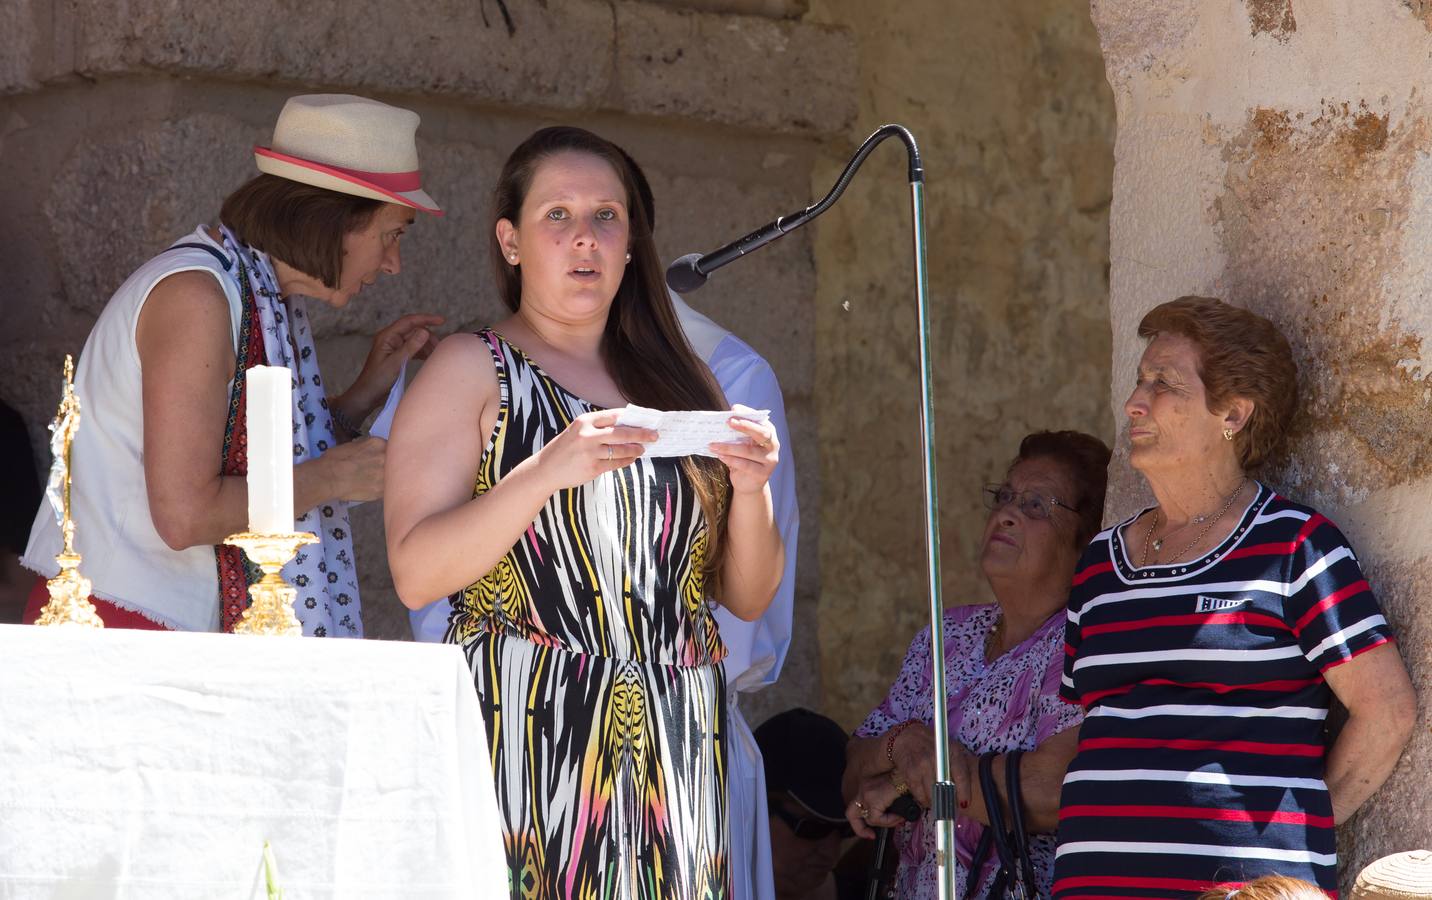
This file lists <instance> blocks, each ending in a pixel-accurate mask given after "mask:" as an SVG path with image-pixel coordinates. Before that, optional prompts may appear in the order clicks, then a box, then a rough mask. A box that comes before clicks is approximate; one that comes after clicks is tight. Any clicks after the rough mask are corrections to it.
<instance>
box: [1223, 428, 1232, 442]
mask: <svg viewBox="0 0 1432 900" xmlns="http://www.w3.org/2000/svg"><path fill="white" fill-rule="evenodd" d="M1223 439H1224V440H1225V441H1231V440H1233V429H1232V428H1225V429H1223Z"/></svg>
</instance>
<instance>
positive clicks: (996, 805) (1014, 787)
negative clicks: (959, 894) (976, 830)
mask: <svg viewBox="0 0 1432 900" xmlns="http://www.w3.org/2000/svg"><path fill="white" fill-rule="evenodd" d="M996 756H998V754H997V753H984V754H981V755H980V762H979V777H980V791H981V792H982V793H983V794H984V800H985V812H986V813H987V814H988V816H989V827H988V828H986V829H985V830H984V834H982V835H980V840H979V843H978V844H976V845H975V852H974V858H973V859H972V860H971V861H970V869H969V872H968V873H967V876H966V877H967V881H966V882H965V900H971V898H973V897H974V893H975V891H977V890H978V889H979V886H980V872H982V871H984V866H985V861H986V860H988V859H989V854H990V850H991V849H993V850H994V852H995V855H996V856H997V857H998V859H999V871H997V872H996V873H995V876H994V881H992V882H990V889H989V895H988V896H989V897H992V898H994V897H999V898H1003V897H1010V898H1013V900H1031V898H1034V897H1037V896H1039V887H1038V882H1036V880H1035V877H1034V860H1033V859H1032V858H1031V857H1030V855H1029V831H1028V829H1026V828H1025V825H1024V793H1023V791H1022V790H1021V788H1020V783H1019V761H1020V759H1021V758H1022V757H1023V756H1024V751H1023V750H1011V751H1010V752H1009V753H1006V754H1005V757H1004V793H1005V796H1006V797H1007V798H1009V810H1010V818H1011V819H1013V821H1012V822H1010V823H1009V825H1008V826H1006V825H1005V821H1004V806H1003V804H1001V803H1000V802H999V791H998V789H997V788H996V787H995V783H994V758H995V757H996Z"/></svg>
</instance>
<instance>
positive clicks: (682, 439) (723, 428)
mask: <svg viewBox="0 0 1432 900" xmlns="http://www.w3.org/2000/svg"><path fill="white" fill-rule="evenodd" d="M733 416H734V417H736V418H740V419H750V420H751V421H752V422H761V423H763V424H764V423H766V422H769V421H770V419H771V411H770V410H769V409H751V408H750V407H749V406H742V405H741V404H739V403H738V404H736V405H735V406H734V407H732V408H731V409H729V410H715V411H707V410H690V411H671V412H663V411H661V410H659V409H647V408H646V407H644V406H627V407H624V408H623V409H622V410H621V414H620V415H619V416H618V417H617V424H618V425H631V426H634V427H636V428H650V429H652V430H654V431H656V432H657V433H658V434H659V435H660V438H658V439H657V440H656V441H655V442H654V443H651V444H647V445H646V451H645V453H644V454H643V455H645V456H649V457H658V456H715V455H716V454H714V453H712V452H711V449H710V448H709V447H708V446H707V445H708V444H711V443H713V442H717V441H745V440H749V438H747V437H746V435H744V434H742V433H741V432H739V431H737V430H736V429H734V428H732V427H731V426H730V425H728V424H727V423H726V420H727V419H730V418H732V417H733Z"/></svg>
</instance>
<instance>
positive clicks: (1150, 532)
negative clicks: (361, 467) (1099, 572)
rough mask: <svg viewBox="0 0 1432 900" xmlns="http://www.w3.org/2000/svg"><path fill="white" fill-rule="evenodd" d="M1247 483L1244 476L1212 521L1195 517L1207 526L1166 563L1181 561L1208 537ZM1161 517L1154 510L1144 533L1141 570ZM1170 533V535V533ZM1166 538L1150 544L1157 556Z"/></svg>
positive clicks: (1195, 519) (1196, 520) (1147, 559)
mask: <svg viewBox="0 0 1432 900" xmlns="http://www.w3.org/2000/svg"><path fill="white" fill-rule="evenodd" d="M1247 483H1248V476H1247V475H1244V476H1243V478H1242V480H1240V481H1239V482H1238V487H1236V488H1234V489H1233V493H1231V494H1229V495H1228V500H1227V501H1225V502H1224V504H1223V508H1222V509H1220V510H1219V511H1218V515H1216V516H1214V517H1213V518H1212V519H1208V517H1207V516H1200V517H1195V518H1194V520H1193V521H1195V522H1202V521H1204V520H1205V519H1208V524H1206V525H1204V526H1203V530H1202V531H1200V532H1199V533H1198V537H1196V538H1194V539H1193V540H1192V541H1190V542H1189V545H1188V546H1187V547H1184V548H1183V549H1182V550H1180V551H1179V552H1177V553H1175V554H1174V555H1173V556H1171V557H1169V559H1168V560H1167V561H1168V562H1176V561H1178V560H1179V559H1182V558H1183V557H1184V555H1185V554H1187V553H1188V551H1190V550H1192V549H1193V548H1194V547H1197V546H1198V544H1199V542H1201V541H1202V540H1203V539H1204V538H1205V537H1207V536H1208V532H1209V531H1211V530H1213V526H1214V525H1217V524H1218V522H1219V520H1220V519H1222V518H1223V517H1224V515H1226V514H1227V513H1228V510H1229V509H1231V508H1232V507H1233V501H1234V500H1237V499H1238V495H1239V494H1241V493H1243V486H1244V485H1245V484H1247ZM1162 515H1163V510H1162V509H1155V510H1154V520H1153V522H1152V524H1150V525H1149V530H1148V531H1146V532H1144V552H1143V554H1142V555H1141V556H1140V557H1139V568H1141V569H1142V568H1143V567H1144V566H1146V565H1148V562H1149V547H1150V538H1152V537H1153V536H1154V531H1156V530H1157V529H1158V527H1159V518H1160V516H1162ZM1170 533H1172V532H1170ZM1167 538H1168V535H1167V534H1166V535H1164V536H1163V537H1162V538H1159V539H1158V540H1156V541H1153V542H1152V547H1153V551H1154V553H1155V554H1157V553H1158V552H1159V551H1160V550H1162V549H1163V544H1164V540H1165V539H1167ZM1154 561H1155V562H1157V561H1158V558H1157V556H1155V558H1154Z"/></svg>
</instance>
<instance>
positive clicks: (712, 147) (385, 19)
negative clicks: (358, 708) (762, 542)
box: [0, 0, 855, 706]
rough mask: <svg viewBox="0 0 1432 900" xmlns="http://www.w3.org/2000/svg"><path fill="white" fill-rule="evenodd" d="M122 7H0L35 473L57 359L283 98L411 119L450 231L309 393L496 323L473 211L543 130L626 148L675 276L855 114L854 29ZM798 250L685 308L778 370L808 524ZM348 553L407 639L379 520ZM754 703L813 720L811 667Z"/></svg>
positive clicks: (476, 6)
mask: <svg viewBox="0 0 1432 900" xmlns="http://www.w3.org/2000/svg"><path fill="white" fill-rule="evenodd" d="M114 6H115V5H114V4H111V3H95V2H87V0H81V2H77V3H71V2H60V0H55V2H51V0H20V2H18V3H7V4H3V5H0V182H3V183H4V184H5V186H6V188H5V197H6V210H5V215H3V216H0V274H3V282H4V284H5V288H4V290H0V305H3V320H4V321H5V323H6V327H5V329H4V331H3V334H0V397H3V398H4V399H5V400H6V401H8V402H9V403H11V404H12V405H14V406H16V407H17V408H18V409H20V411H21V412H22V413H23V414H24V416H25V417H26V419H27V420H28V422H29V424H30V426H31V433H32V436H33V438H34V443H35V450H36V453H37V456H39V459H40V460H41V461H42V462H45V463H47V462H48V451H47V450H46V449H44V447H43V443H42V440H41V438H42V436H43V434H44V431H43V427H44V423H46V422H48V420H49V418H50V417H51V416H52V415H53V414H54V406H55V403H56V402H57V400H58V380H59V373H60V364H61V360H62V359H63V356H64V354H65V353H66V352H74V353H78V351H79V349H80V347H81V345H82V343H83V341H84V338H85V335H86V334H87V333H88V331H89V328H90V326H91V325H92V324H93V322H94V319H95V317H96V315H97V313H98V312H99V310H100V309H101V308H102V306H103V304H104V302H105V301H106V299H107V298H108V296H109V294H110V292H112V291H113V289H114V288H115V287H117V286H118V285H119V283H120V282H121V281H122V280H123V279H124V277H125V276H126V275H127V274H128V272H129V271H130V270H131V269H132V268H133V267H134V266H136V265H137V264H138V263H139V262H141V261H142V260H143V259H145V258H146V257H147V256H148V255H149V254H151V253H152V252H154V251H156V250H158V249H160V248H162V247H163V246H165V245H166V244H168V243H169V242H170V241H172V240H173V239H174V238H175V237H176V236H178V235H180V234H182V233H184V232H186V231H188V230H190V229H192V228H193V227H194V226H195V225H196V224H198V223H200V222H205V221H210V220H212V218H213V217H214V216H215V214H216V213H217V210H218V206H219V203H220V201H221V199H222V198H223V196H224V195H225V193H226V192H227V191H229V190H230V189H232V188H233V187H235V186H237V185H238V184H240V183H241V182H242V181H243V180H245V179H246V178H248V177H249V176H250V175H251V174H254V168H253V162H252V154H251V148H252V146H253V145H254V144H255V143H261V142H266V141H267V139H268V137H269V134H270V130H271V128H272V122H273V119H274V117H275V116H276V114H277V112H278V110H279V108H280V107H281V106H282V104H283V101H284V99H285V97H287V96H288V95H290V94H293V93H300V92H304V91H315V90H325V91H326V90H334V91H346V92H355V93H363V94H366V95H369V96H374V97H377V98H379V99H383V100H386V101H388V102H392V103H396V104H399V105H403V106H408V107H410V108H412V109H415V110H417V111H418V112H419V113H420V114H421V116H422V120H423V121H422V126H421V127H420V129H419V138H420V140H419V144H420V147H419V150H420V155H421V157H422V160H423V163H424V168H425V170H426V171H425V178H426V183H427V185H428V186H429V190H430V191H431V193H432V194H433V196H434V197H436V198H437V199H438V201H439V202H440V203H441V204H442V205H443V206H444V207H445V208H446V210H447V212H448V214H447V216H446V217H445V218H443V219H429V218H426V217H420V218H421V220H420V221H419V222H418V224H417V227H416V228H415V229H414V230H413V233H412V234H411V235H410V237H409V239H408V242H405V254H404V263H405V271H404V273H403V274H402V275H401V276H400V277H398V278H396V279H384V280H383V281H382V282H380V284H379V286H378V287H377V288H374V289H370V290H368V291H365V292H364V294H363V298H362V300H361V301H360V302H358V303H356V304H355V305H354V306H352V307H350V308H349V309H347V310H345V311H343V312H342V313H334V312H332V311H331V310H328V309H327V308H322V309H320V310H318V311H317V312H316V314H315V315H314V320H315V323H316V325H317V327H318V330H319V335H320V340H319V350H320V354H321V356H322V359H323V364H324V369H325V371H326V372H328V373H329V376H330V378H331V380H332V381H333V382H334V383H337V384H339V385H343V384H346V383H347V379H349V378H351V376H352V375H353V374H356V371H357V369H358V367H359V365H360V364H361V361H362V358H363V356H364V355H365V354H366V351H367V347H368V341H367V338H366V337H365V335H368V334H371V333H372V331H373V330H374V329H376V328H377V327H379V326H380V325H381V324H383V323H384V322H386V321H388V320H390V319H391V318H392V317H394V316H396V315H398V314H399V313H401V312H405V311H413V310H433V311H437V312H440V313H442V314H444V315H445V316H447V318H448V327H449V328H453V329H456V328H473V327H475V326H478V325H480V324H481V323H484V322H486V321H490V320H492V319H493V318H494V317H496V316H498V315H499V314H500V313H499V304H498V301H497V300H496V298H495V296H494V293H493V291H492V290H491V284H492V276H491V273H490V272H489V271H488V267H487V262H486V252H485V241H486V240H487V234H488V228H489V223H488V221H487V218H486V216H487V213H486V209H487V205H488V195H489V192H490V190H491V188H492V185H493V182H494V180H495V178H496V176H497V171H498V168H499V166H500V165H501V163H502V160H503V158H504V157H505V156H506V154H507V152H508V151H509V150H510V149H511V148H512V147H514V146H515V145H516V144H517V143H518V142H519V141H520V140H521V139H522V138H523V137H524V136H525V135H526V134H527V133H529V132H530V131H531V130H533V129H534V128H536V127H539V126H541V125H545V124H550V123H552V122H557V121H565V122H571V123H574V124H579V125H583V126H586V127H590V128H593V129H595V130H597V131H598V132H600V133H602V134H605V135H607V136H609V137H611V138H613V139H614V140H616V141H618V142H619V143H621V144H623V145H624V146H625V147H627V148H628V149H629V150H630V151H631V152H632V154H633V155H634V156H635V157H636V158H637V159H638V160H639V161H640V162H642V163H643V165H644V168H645V169H646V171H647V173H648V175H649V176H650V178H651V181H652V184H653V189H654V191H655V194H656V198H657V204H658V210H659V224H660V228H659V231H658V244H659V245H660V248H661V250H662V252H663V254H664V255H666V256H668V257H675V256H677V255H680V254H682V253H685V252H688V251H691V250H695V249H711V248H714V247H715V246H717V245H718V244H720V243H724V242H726V241H727V240H730V239H731V238H733V237H735V236H737V235H739V234H741V233H744V231H745V230H748V229H749V228H751V227H753V226H754V225H757V224H760V223H761V222H764V221H766V220H767V219H768V218H770V216H771V211H772V210H784V209H789V208H794V207H799V206H801V205H804V204H805V203H806V202H808V201H807V198H806V191H807V186H808V185H809V183H810V179H811V168H812V165H813V161H814V159H815V156H816V154H817V153H818V152H819V150H818V148H819V145H820V143H821V141H823V140H827V139H829V135H830V134H831V133H838V132H841V131H843V129H845V128H847V127H849V126H850V124H851V122H852V120H853V116H854V112H855V107H854V102H853V100H852V99H851V98H852V97H853V96H854V85H853V81H852V77H853V74H852V73H835V74H832V73H829V72H827V71H826V70H825V68H824V65H823V60H825V59H829V58H839V57H842V56H847V55H848V54H849V53H850V40H849V37H848V35H847V34H846V32H845V31H844V30H842V29H840V28H837V27H828V26H824V25H816V24H809V23H801V22H797V21H790V20H786V19H773V18H765V17H760V16H749V15H731V14H716V13H706V12H700V11H691V10H687V9H683V8H681V5H680V4H677V3H664V4H660V5H656V4H645V3H607V2H595V0H564V2H562V3H560V4H557V3H553V4H548V3H544V2H538V0H505V3H503V4H498V3H495V2H485V3H476V2H467V0H413V2H408V3H402V4H397V5H394V4H383V3H368V2H363V3H344V4H339V3H336V2H319V3H316V4H307V5H305V6H304V7H303V10H304V11H303V12H302V13H297V12H296V10H297V9H298V7H294V6H293V5H292V4H288V3H284V2H279V0H260V2H257V3H249V4H243V5H240V6H235V5H234V4H222V3H217V2H212V3H211V2H204V3H198V4H178V5H176V4H171V3H157V2H156V3H144V2H137V0H136V2H130V3H123V4H120V6H121V8H120V9H117V10H116V9H114ZM777 6H781V7H782V9H785V7H787V6H789V4H784V5H783V4H777ZM340 7H341V12H342V14H341V15H340ZM355 7H356V8H355ZM504 10H505V12H506V14H507V15H508V16H510V26H511V27H510V28H509V27H508V22H507V20H505V19H504V18H503V13H504ZM787 11H789V10H787ZM484 16H485V17H486V18H484ZM341 22H363V23H364V27H363V28H348V27H340V25H339V24H338V23H341ZM778 76H779V77H778ZM783 79H789V82H787V81H784V80H783ZM752 83H757V84H762V85H764V86H765V87H763V88H762V89H761V90H749V89H748V87H747V86H748V85H749V84H752ZM787 83H789V84H791V85H800V89H799V90H797V89H796V88H794V87H788V88H784V89H782V88H781V87H780V85H782V84H787ZM810 238H811V234H810V232H805V233H802V234H798V235H793V236H792V237H790V238H787V239H786V241H785V242H784V243H785V244H786V245H787V250H788V252H786V253H781V254H775V253H770V254H765V255H763V256H761V257H759V258H756V259H752V260H750V261H748V262H745V263H743V264H742V265H740V266H736V267H733V268H731V269H730V270H728V271H726V272H723V273H722V274H721V277H720V278H719V279H715V280H713V283H712V284H711V285H710V286H709V287H707V288H706V289H704V290H703V291H702V292H700V293H699V294H696V295H693V297H692V302H693V304H694V305H696V306H697V307H698V308H700V309H702V310H703V311H705V312H707V313H708V314H709V315H711V316H712V317H713V318H715V319H717V320H718V321H723V322H726V323H729V324H730V325H732V326H733V327H734V328H735V329H736V330H737V331H738V332H739V333H740V334H742V335H743V336H744V337H745V338H747V339H748V340H749V341H750V343H752V344H753V345H754V346H755V347H756V349H757V350H759V351H760V352H762V353H763V354H765V355H766V356H767V357H768V358H769V359H770V360H771V362H772V364H773V365H774V367H775V369H776V372H777V374H778V375H779V377H780V379H781V382H782V385H783V387H784V389H785V394H786V402H787V408H788V412H789V418H790V424H791V428H792V432H793V435H794V440H795V457H796V462H797V465H798V467H799V470H800V473H801V479H800V488H799V492H800V501H801V504H802V506H803V507H805V508H806V509H808V510H817V509H819V504H820V492H819V484H820V482H819V476H820V465H819V462H818V454H817V448H818V443H817V439H816V424H815V423H816V416H817V409H816V405H815V391H814V378H815V325H814V294H815V288H816V284H815V271H814V264H813V261H812V253H811V249H810V243H809V242H810ZM80 489H82V486H80ZM819 524H820V519H819V516H818V515H816V514H808V515H807V517H806V527H805V528H804V529H803V533H802V549H801V553H802V556H803V558H809V559H815V556H816V546H817V540H818V537H819ZM83 527H84V523H80V528H81V534H82V535H83ZM355 533H356V534H355V536H356V539H357V545H358V548H357V552H358V555H359V557H360V558H361V560H362V564H361V565H362V571H363V589H364V598H365V604H364V606H365V610H364V612H365V620H366V624H367V628H368V633H369V635H370V636H373V637H384V638H404V637H406V636H407V624H406V618H405V616H404V615H403V610H401V608H400V607H399V605H398V603H397V600H396V598H395V596H394V594H393V591H392V585H391V582H390V580H389V577H388V573H387V565H386V562H385V556H384V551H383V542H382V531H381V508H380V507H379V506H378V505H377V504H368V505H365V506H363V507H360V508H359V509H358V510H356V511H355ZM818 586H819V570H818V569H817V567H815V566H814V565H810V566H805V567H803V568H802V570H801V573H800V584H799V588H798V597H797V605H798V606H800V607H801V608H803V609H804V608H808V607H812V606H813V605H814V604H815V603H816V600H817V596H818ZM811 644H812V646H813V640H811ZM769 702H770V703H772V704H781V705H789V704H791V703H797V702H799V703H805V704H807V705H811V706H819V705H820V696H819V672H818V669H817V668H816V667H815V654H814V652H813V651H811V652H808V653H806V655H805V656H804V657H803V658H802V659H800V660H797V661H796V662H795V664H793V665H792V666H791V668H790V670H789V677H788V678H787V679H785V680H783V682H782V685H781V687H780V696H774V697H772V699H771V700H770V701H769Z"/></svg>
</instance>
